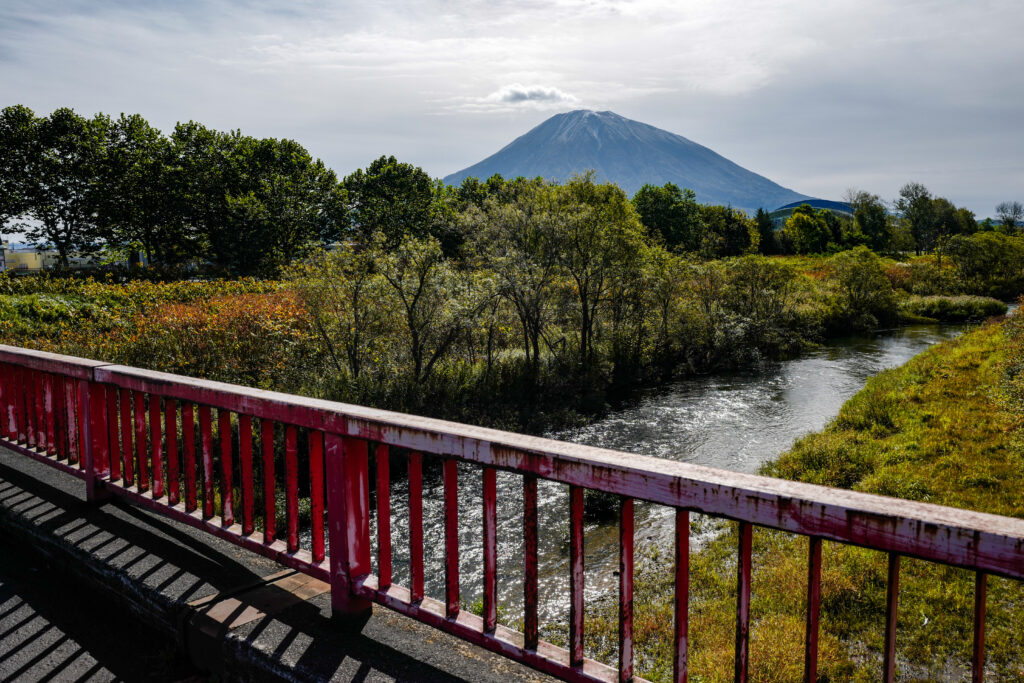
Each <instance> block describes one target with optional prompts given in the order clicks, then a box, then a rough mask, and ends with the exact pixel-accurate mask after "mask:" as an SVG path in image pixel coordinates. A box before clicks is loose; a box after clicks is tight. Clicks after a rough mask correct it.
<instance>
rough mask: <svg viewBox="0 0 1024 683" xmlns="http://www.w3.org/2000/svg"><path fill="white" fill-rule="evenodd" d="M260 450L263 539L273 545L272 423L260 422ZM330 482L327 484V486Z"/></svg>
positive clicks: (274, 516) (274, 519)
mask: <svg viewBox="0 0 1024 683" xmlns="http://www.w3.org/2000/svg"><path fill="white" fill-rule="evenodd" d="M260 450H261V451H262V453H263V537H264V540H265V541H266V542H267V543H273V542H274V538H275V537H276V529H277V482H276V480H275V475H274V421H273V420H267V419H263V420H260ZM329 485H330V482H328V486H329Z"/></svg>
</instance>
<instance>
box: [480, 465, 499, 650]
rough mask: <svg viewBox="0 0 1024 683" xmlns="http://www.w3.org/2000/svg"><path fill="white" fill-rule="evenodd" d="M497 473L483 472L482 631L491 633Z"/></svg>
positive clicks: (494, 619)
mask: <svg viewBox="0 0 1024 683" xmlns="http://www.w3.org/2000/svg"><path fill="white" fill-rule="evenodd" d="M497 475H498V472H497V470H495V469H494V468H493V467H485V468H484V471H483V527H484V529H483V532H484V533H483V537H484V538H483V541H484V598H483V602H484V630H485V631H487V632H488V633H492V632H493V631H494V629H495V628H497V626H498V600H497V581H498V535H497V526H498V508H497V504H498V494H497V480H498V477H497Z"/></svg>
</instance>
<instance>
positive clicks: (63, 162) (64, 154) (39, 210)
mask: <svg viewBox="0 0 1024 683" xmlns="http://www.w3.org/2000/svg"><path fill="white" fill-rule="evenodd" d="M34 128H35V129H34V134H33V136H32V137H33V139H34V142H33V143H31V144H30V146H29V152H28V154H27V155H26V157H25V161H26V163H27V166H26V168H25V171H26V175H25V178H26V181H25V182H24V185H23V193H24V194H23V197H22V208H23V209H24V215H25V216H26V217H28V218H31V219H33V221H34V222H31V223H27V224H26V225H25V226H24V227H25V236H26V237H27V239H28V240H29V241H30V242H33V243H35V244H51V245H53V247H54V248H55V249H56V250H57V253H58V254H59V257H60V264H61V267H63V268H67V267H68V262H69V258H70V256H71V255H72V254H73V253H75V252H88V251H91V250H93V249H95V248H96V244H97V239H98V227H99V226H98V224H97V221H98V215H99V213H98V212H99V209H100V206H101V204H102V203H103V201H104V198H103V195H104V193H105V192H106V191H108V188H106V187H104V185H103V183H102V182H100V177H101V166H102V163H103V154H104V146H105V139H106V136H107V133H108V131H109V129H110V120H109V119H108V118H107V117H105V116H102V115H96V116H95V117H94V118H92V119H86V118H83V117H81V116H79V115H78V114H76V113H75V112H74V111H72V110H71V109H67V108H61V109H57V110H56V111H54V112H53V113H52V114H50V116H49V117H47V118H45V119H42V120H40V121H39V122H38V125H37V126H35V127H34Z"/></svg>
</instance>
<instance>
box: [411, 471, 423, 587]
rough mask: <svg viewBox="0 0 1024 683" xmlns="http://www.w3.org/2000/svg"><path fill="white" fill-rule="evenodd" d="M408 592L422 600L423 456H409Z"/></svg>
mask: <svg viewBox="0 0 1024 683" xmlns="http://www.w3.org/2000/svg"><path fill="white" fill-rule="evenodd" d="M408 476H409V590H410V591H411V598H410V599H411V600H412V602H414V603H415V602H419V601H420V600H422V599H423V456H422V455H421V454H419V453H410V454H409V475H408Z"/></svg>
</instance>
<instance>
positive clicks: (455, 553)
mask: <svg viewBox="0 0 1024 683" xmlns="http://www.w3.org/2000/svg"><path fill="white" fill-rule="evenodd" d="M443 468H444V475H443V477H444V594H445V616H447V617H448V618H449V619H453V618H455V617H456V616H457V615H458V613H459V463H458V462H457V461H456V460H454V459H452V458H449V459H447V460H445V461H444V465H443Z"/></svg>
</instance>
